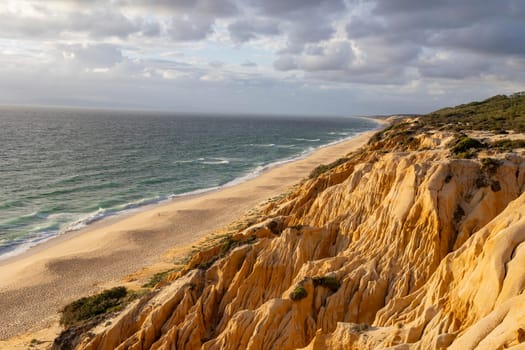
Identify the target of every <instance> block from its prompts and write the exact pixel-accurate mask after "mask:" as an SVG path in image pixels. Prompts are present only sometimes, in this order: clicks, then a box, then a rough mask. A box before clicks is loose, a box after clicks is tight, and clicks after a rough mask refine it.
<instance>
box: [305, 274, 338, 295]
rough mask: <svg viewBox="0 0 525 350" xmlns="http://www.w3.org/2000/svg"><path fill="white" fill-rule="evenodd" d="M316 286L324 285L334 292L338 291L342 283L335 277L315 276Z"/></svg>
mask: <svg viewBox="0 0 525 350" xmlns="http://www.w3.org/2000/svg"><path fill="white" fill-rule="evenodd" d="M312 280H313V282H314V286H316V287H317V286H322V287H326V288H328V289H330V290H331V291H332V292H337V290H338V289H339V287H341V283H340V282H339V281H338V280H337V278H335V277H331V276H323V277H313V278H312Z"/></svg>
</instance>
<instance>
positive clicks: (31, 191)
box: [0, 107, 377, 260]
mask: <svg viewBox="0 0 525 350" xmlns="http://www.w3.org/2000/svg"><path fill="white" fill-rule="evenodd" d="M375 128H377V124H376V123H375V122H374V121H372V120H368V119H363V118H350V117H348V118H334V117H318V118H315V117H290V116H282V117H278V116H253V115H235V116H228V115H200V114H177V113H165V112H146V111H114V110H89V109H66V108H21V107H0V260H1V259H5V258H7V257H10V256H13V255H17V254H19V253H21V252H23V251H25V250H27V249H28V248H29V247H31V246H34V245H36V244H38V243H40V242H43V241H45V240H48V239H49V238H51V237H54V236H56V235H59V234H64V233H67V232H70V231H73V230H77V229H80V228H82V227H84V226H86V225H88V224H90V223H92V222H95V221H97V220H100V219H102V218H104V217H107V216H112V215H117V214H119V213H123V212H126V211H130V210H137V208H140V207H142V206H144V205H147V204H154V203H158V202H161V201H165V200H168V199H170V198H173V197H175V196H182V195H185V194H193V193H199V192H204V191H208V190H211V189H216V188H220V187H223V186H230V185H233V184H235V183H238V182H241V181H245V180H247V179H249V178H251V177H254V176H256V175H257V174H258V173H260V172H261V171H262V170H264V169H266V168H268V167H271V166H273V165H275V164H279V163H282V162H286V161H290V160H293V159H296V158H300V157H304V156H306V155H307V154H309V153H311V152H312V151H313V150H315V149H317V148H319V147H322V146H324V145H327V144H331V143H334V142H338V141H341V140H343V139H347V138H350V137H353V136H356V135H357V134H359V133H362V132H364V131H367V130H371V129H375Z"/></svg>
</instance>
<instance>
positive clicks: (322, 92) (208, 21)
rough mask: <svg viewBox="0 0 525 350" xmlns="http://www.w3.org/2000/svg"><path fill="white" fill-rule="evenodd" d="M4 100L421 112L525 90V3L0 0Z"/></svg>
mask: <svg viewBox="0 0 525 350" xmlns="http://www.w3.org/2000/svg"><path fill="white" fill-rule="evenodd" d="M0 23H1V24H0V104H24V105H25V104H31V105H69V106H88V107H111V108H146V109H166V110H174V111H194V112H226V113H231V112H235V113H272V114H276V113H285V114H318V115H319V114H321V115H323V114H326V115H363V114H391V113H411V112H415V113H419V112H426V111H430V110H433V109H435V108H437V107H442V106H446V105H451V104H457V103H462V102H466V101H470V100H479V99H483V98H486V97H489V96H491V95H494V94H498V93H512V92H515V91H522V90H525V1H523V0H432V1H422V0H346V1H345V0H45V1H43V0H0Z"/></svg>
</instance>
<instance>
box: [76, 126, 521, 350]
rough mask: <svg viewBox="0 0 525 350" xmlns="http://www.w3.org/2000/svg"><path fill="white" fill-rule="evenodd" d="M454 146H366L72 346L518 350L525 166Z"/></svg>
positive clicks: (436, 139)
mask: <svg viewBox="0 0 525 350" xmlns="http://www.w3.org/2000/svg"><path fill="white" fill-rule="evenodd" d="M446 142H447V135H445V134H443V135H440V134H435V135H433V137H429V136H425V137H422V138H421V139H420V140H418V142H417V143H416V144H417V145H419V146H417V147H415V148H414V149H413V150H412V151H410V152H403V151H399V152H396V151H392V152H388V153H385V152H382V151H380V150H378V151H375V150H374V147H373V146H369V147H368V148H367V149H365V150H363V151H361V152H358V153H356V154H353V155H351V156H350V159H349V161H347V162H346V163H344V164H342V165H340V166H338V167H336V168H334V169H332V170H330V171H328V172H326V173H324V174H322V175H320V176H318V177H317V178H314V179H309V180H306V181H305V182H304V183H302V184H301V185H300V186H298V187H297V188H296V190H295V191H294V192H293V193H292V194H290V195H289V196H288V197H286V198H284V199H282V200H280V201H278V202H273V203H272V204H270V205H269V206H268V207H267V208H266V211H265V216H266V218H265V220H263V221H261V222H260V223H257V224H255V225H253V226H251V227H249V228H247V229H245V230H243V231H242V232H239V233H238V234H237V235H236V236H235V237H233V241H234V242H236V244H235V246H236V247H234V248H233V249H231V250H229V251H227V252H225V249H223V248H221V247H216V248H214V249H211V250H210V251H207V252H202V253H200V254H199V255H197V256H196V257H194V259H193V261H192V262H191V263H190V265H189V266H188V269H187V271H183V272H181V273H178V274H173V275H172V276H170V278H169V280H170V281H171V282H169V283H165V284H166V285H165V286H163V287H162V288H158V289H157V290H156V291H155V292H153V293H151V294H150V295H148V296H146V297H145V298H142V299H141V300H139V301H138V302H135V303H134V304H132V305H130V306H129V307H128V308H127V309H126V310H124V312H122V313H121V314H120V315H119V316H118V317H117V318H115V319H114V320H112V322H111V325H108V326H104V327H102V326H101V327H99V328H97V329H95V330H93V332H92V333H94V334H92V335H91V336H90V337H85V338H84V339H83V340H82V342H81V344H79V346H78V348H79V349H114V348H116V349H209V350H211V349H296V348H307V349H378V348H389V347H390V348H395V349H445V348H447V347H450V348H451V349H462V350H463V349H474V348H476V349H499V348H506V347H512V346H516V348H518V347H519V344H522V342H525V293H524V290H525V243H524V242H525V194H522V192H523V186H524V184H525V160H524V159H522V158H521V157H519V156H516V155H514V156H511V155H506V157H504V156H501V157H500V158H501V160H500V161H499V162H497V166H493V167H490V168H487V167H485V166H483V165H482V162H480V161H479V160H471V159H452V158H451V157H450V156H449V153H448V151H447V150H446V149H445V146H444V145H445V144H446ZM221 249H222V250H221ZM194 267H198V268H194ZM521 346H522V347H523V346H525V344H522V345H521Z"/></svg>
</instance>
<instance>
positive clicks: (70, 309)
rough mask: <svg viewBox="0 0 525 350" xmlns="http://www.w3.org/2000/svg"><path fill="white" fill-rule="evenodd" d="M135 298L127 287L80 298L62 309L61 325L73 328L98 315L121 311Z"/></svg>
mask: <svg viewBox="0 0 525 350" xmlns="http://www.w3.org/2000/svg"><path fill="white" fill-rule="evenodd" d="M134 296H135V295H134V294H133V293H129V292H128V290H127V289H126V287H114V288H111V289H107V290H105V291H103V292H101V293H99V294H95V295H92V296H89V297H84V298H80V299H78V300H76V301H74V302H72V303H71V304H68V305H66V306H65V307H64V308H63V309H62V316H61V317H60V323H61V324H62V325H65V326H72V325H75V324H77V323H79V322H81V321H86V320H90V319H92V318H94V317H96V316H98V315H103V314H106V313H108V312H111V311H116V310H119V309H121V308H122V307H123V306H124V305H125V304H126V303H127V302H129V301H131V300H132V299H133V297H134Z"/></svg>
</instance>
